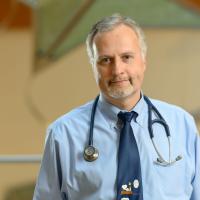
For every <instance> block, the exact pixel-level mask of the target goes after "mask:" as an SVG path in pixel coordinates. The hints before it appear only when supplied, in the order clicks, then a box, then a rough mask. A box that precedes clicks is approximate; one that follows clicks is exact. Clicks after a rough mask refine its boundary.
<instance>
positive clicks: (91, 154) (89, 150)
mask: <svg viewBox="0 0 200 200" xmlns="http://www.w3.org/2000/svg"><path fill="white" fill-rule="evenodd" d="M83 156H84V159H85V160H86V161H88V162H92V161H94V160H96V159H97V158H98V157H99V151H98V150H97V149H96V148H95V147H94V146H91V145H88V146H87V147H86V148H85V149H84V153H83Z"/></svg>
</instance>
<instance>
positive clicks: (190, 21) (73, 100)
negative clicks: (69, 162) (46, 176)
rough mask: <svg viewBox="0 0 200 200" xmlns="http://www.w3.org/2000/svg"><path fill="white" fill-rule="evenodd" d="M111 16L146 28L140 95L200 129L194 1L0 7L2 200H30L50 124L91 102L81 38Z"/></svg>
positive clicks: (2, 0)
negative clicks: (170, 106)
mask: <svg viewBox="0 0 200 200" xmlns="http://www.w3.org/2000/svg"><path fill="white" fill-rule="evenodd" d="M112 13H121V14H123V15H128V16H131V17H133V19H135V20H136V21H137V22H138V23H139V24H140V25H141V26H142V28H143V29H144V32H145V34H146V41H147V44H148V55H147V72H146V77H145V82H144V87H143V91H144V93H145V94H147V95H148V96H150V97H152V98H158V99H161V100H165V101H168V102H170V103H174V104H177V105H179V106H182V107H183V108H184V109H186V110H187V111H188V112H190V113H191V114H192V115H193V116H194V117H195V120H196V122H197V125H198V127H200V90H199V84H200V81H199V74H200V67H199V66H200V56H199V52H200V1H199V0H149V1H146V0H0V138H1V139H0V177H1V178H0V200H29V199H32V194H33V189H34V184H35V180H36V178H37V175H38V171H39V167H40V158H41V154H42V152H43V147H44V139H45V131H46V128H47V126H48V124H49V123H50V122H52V121H53V120H54V119H55V118H57V117H58V116H60V115H62V114H64V113H65V112H67V111H69V110H71V109H72V108H74V107H76V106H78V105H81V104H84V103H85V102H87V101H89V100H91V99H93V98H94V97H95V96H96V95H97V93H98V88H97V87H96V83H95V81H94V78H93V73H92V69H91V66H90V65H89V61H88V58H87V55H86V49H85V38H86V36H87V33H88V31H89V29H90V27H91V25H92V24H94V23H95V22H96V20H98V19H100V18H101V17H103V16H107V15H110V14H112Z"/></svg>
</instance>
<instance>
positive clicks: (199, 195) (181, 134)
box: [33, 14, 200, 200]
mask: <svg viewBox="0 0 200 200" xmlns="http://www.w3.org/2000/svg"><path fill="white" fill-rule="evenodd" d="M87 50H88V55H89V58H90V61H91V64H92V66H93V70H94V74H95V78H96V81H97V84H98V86H99V89H100V97H99V100H98V102H97V107H96V112H95V121H94V137H93V139H94V140H93V146H94V147H96V150H98V151H96V152H95V153H94V154H92V156H93V157H92V156H91V152H90V150H88V149H86V150H85V151H87V150H88V152H85V153H86V154H87V153H89V156H91V157H89V158H88V160H89V161H91V162H88V160H87V156H86V155H85V154H84V155H83V152H84V149H85V147H86V146H87V145H88V139H89V129H90V123H91V119H90V117H91V112H92V107H93V101H92V102H89V103H88V104H86V105H83V106H81V107H79V108H76V109H74V110H72V111H71V112H69V113H67V114H66V115H64V116H62V117H61V118H59V119H58V120H56V121H55V122H54V123H53V124H52V125H51V126H50V127H49V129H48V135H47V140H46V146H45V151H44V156H43V159H42V163H41V169H40V174H39V177H38V181H37V184H36V188H35V192H34V197H33V199H34V200H69V199H70V200H103V199H104V200H116V199H117V200H118V199H121V200H132V199H134V200H136V199H140V200H199V199H200V186H199V185H200V170H199V169H200V155H199V154H200V139H199V136H198V134H197V129H196V126H195V124H194V121H193V119H192V117H191V116H190V115H189V114H188V113H186V112H185V111H184V110H182V109H181V108H178V107H176V106H173V105H169V104H167V103H164V102H161V101H157V100H150V102H149V100H148V99H146V97H144V95H143V93H142V91H141V87H142V82H143V78H144V72H145V69H146V44H145V42H144V36H143V33H142V31H141V29H140V28H139V27H138V26H137V25H136V23H135V22H134V21H133V20H132V19H130V18H129V17H123V16H121V15H119V14H115V15H112V16H110V17H106V18H104V19H102V20H101V21H99V22H98V23H97V24H95V25H94V26H93V27H92V29H91V32H90V33H89V35H88V37H87ZM151 102H152V103H151ZM152 104H153V106H152ZM154 106H155V107H156V109H157V110H158V111H159V113H161V115H162V116H163V118H164V120H165V121H166V123H167V124H168V125H164V128H163V127H162V125H163V124H165V122H164V120H163V119H162V120H161V121H162V122H161V123H160V124H155V123H154V125H153V127H154V128H153V134H154V136H155V137H153V140H151V138H150V137H149V135H150V134H149V124H148V120H149V119H150V117H153V119H155V118H156V119H157V118H158V117H159V114H155V113H154V114H150V115H152V116H149V110H150V108H151V109H152V107H154ZM127 111H128V112H127ZM125 112H126V113H134V116H135V117H134V119H130V120H129V122H126V121H123V116H122V117H120V114H119V113H122V114H123V113H125ZM122 121H123V123H122ZM151 122H152V121H151ZM157 123H158V122H157ZM122 127H123V128H122ZM124 127H126V128H124ZM168 127H169V131H170V134H171V136H170V137H167V136H166V133H165V130H167V129H168ZM125 129H126V130H128V132H129V133H131V134H130V137H132V138H133V137H134V139H130V140H134V141H135V143H136V144H131V145H129V144H127V143H122V142H121V140H123V137H125V136H124V135H123V136H120V135H122V133H123V131H125ZM150 131H151V130H150ZM167 138H168V140H167ZM170 138H171V139H170ZM152 141H153V142H152ZM128 142H129V141H128ZM168 142H169V145H168ZM90 145H92V142H91V143H90ZM171 146H172V147H171ZM124 149H126V154H127V155H125V154H124V152H123V150H124ZM171 149H172V151H171ZM128 151H131V154H130V152H128ZM169 151H171V152H169ZM121 152H123V153H121ZM98 153H99V154H98ZM129 154H130V155H129ZM132 154H133V155H134V156H135V157H134V158H133V162H135V163H134V164H131V162H132V161H131V159H132V158H131V155H132ZM121 155H122V156H121ZM177 155H178V156H177ZM129 156H130V157H129ZM176 156H177V157H176ZM84 157H85V158H86V160H85V159H84ZM168 157H170V158H169V159H168ZM171 157H172V158H171ZM93 158H94V159H93ZM126 158H128V159H126ZM174 158H175V160H173V159H174ZM95 159H96V160H95ZM123 159H124V160H123ZM92 160H93V161H92ZM126 162H129V163H128V165H127V163H126ZM121 169H123V170H121ZM132 169H133V170H135V169H136V172H135V171H134V173H135V174H134V175H133V176H136V177H137V178H134V179H131V178H133V177H128V176H132V175H130V174H131V173H132ZM126 176H127V177H128V179H127V180H131V181H127V182H126V181H124V180H122V179H123V178H124V177H126ZM121 180H122V181H121ZM120 181H121V182H120ZM138 188H140V189H139V190H137V189H138ZM135 191H136V192H135Z"/></svg>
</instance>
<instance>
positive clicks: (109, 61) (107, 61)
mask: <svg viewBox="0 0 200 200" xmlns="http://www.w3.org/2000/svg"><path fill="white" fill-rule="evenodd" d="M109 63H111V59H110V58H102V59H100V60H99V64H104V65H105V64H109Z"/></svg>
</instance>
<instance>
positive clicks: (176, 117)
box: [150, 99, 196, 128]
mask: <svg viewBox="0 0 200 200" xmlns="http://www.w3.org/2000/svg"><path fill="white" fill-rule="evenodd" d="M150 100H151V102H152V103H153V105H154V106H155V107H156V108H157V109H158V110H159V112H160V113H161V114H162V115H163V117H164V118H166V119H167V120H168V121H172V122H173V123H178V122H179V123H184V124H188V125H190V126H192V127H194V128H196V125H195V122H194V118H193V116H192V115H191V114H190V113H189V112H188V111H186V110H185V109H183V108H182V107H180V106H177V105H174V104H170V103H167V102H164V101H161V100H157V99H150Z"/></svg>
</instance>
